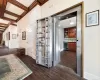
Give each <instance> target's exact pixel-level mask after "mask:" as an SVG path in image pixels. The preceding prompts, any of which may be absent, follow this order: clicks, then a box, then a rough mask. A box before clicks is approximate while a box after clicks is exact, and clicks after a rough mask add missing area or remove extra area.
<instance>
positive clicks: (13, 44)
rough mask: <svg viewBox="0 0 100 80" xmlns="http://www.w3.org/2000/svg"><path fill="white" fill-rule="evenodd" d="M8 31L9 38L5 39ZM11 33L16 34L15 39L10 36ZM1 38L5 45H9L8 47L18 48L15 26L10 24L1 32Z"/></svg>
mask: <svg viewBox="0 0 100 80" xmlns="http://www.w3.org/2000/svg"><path fill="white" fill-rule="evenodd" d="M8 32H10V40H7V39H6V34H7V33H8ZM12 34H15V35H16V39H13V38H12ZM3 40H4V41H5V44H6V46H7V47H9V48H18V47H19V45H18V37H17V26H13V25H10V26H9V27H8V28H7V29H6V31H5V32H4V33H3Z"/></svg>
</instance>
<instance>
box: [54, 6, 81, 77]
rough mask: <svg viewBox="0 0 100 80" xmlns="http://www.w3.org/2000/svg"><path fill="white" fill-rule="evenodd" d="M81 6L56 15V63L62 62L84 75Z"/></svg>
mask: <svg viewBox="0 0 100 80" xmlns="http://www.w3.org/2000/svg"><path fill="white" fill-rule="evenodd" d="M81 15H82V13H81V6H78V7H75V8H73V9H70V10H68V11H65V12H62V13H60V14H58V15H56V16H54V23H55V24H54V32H55V33H54V34H55V35H54V65H57V64H61V65H63V66H66V67H69V68H71V69H73V70H74V71H75V72H76V73H77V74H78V75H80V76H82V50H81V49H82V46H81V45H82V42H81V40H82V37H81V36H82V31H81V30H82V27H81V26H82V25H81Z"/></svg>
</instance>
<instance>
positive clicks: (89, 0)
mask: <svg viewBox="0 0 100 80" xmlns="http://www.w3.org/2000/svg"><path fill="white" fill-rule="evenodd" d="M81 1H84V6H85V7H84V18H85V14H86V13H88V12H91V11H95V10H98V9H99V10H100V0H49V1H48V2H47V3H46V4H44V5H43V6H42V7H41V10H42V18H43V17H46V16H50V15H52V14H54V13H57V12H59V11H62V10H64V9H66V8H68V7H71V6H72V5H75V4H77V3H79V2H81ZM84 22H85V21H84ZM84 25H85V24H84ZM99 30H100V25H99V26H95V27H86V26H84V77H85V78H87V79H88V80H100V49H99V48H100V42H99V41H100V31H99Z"/></svg>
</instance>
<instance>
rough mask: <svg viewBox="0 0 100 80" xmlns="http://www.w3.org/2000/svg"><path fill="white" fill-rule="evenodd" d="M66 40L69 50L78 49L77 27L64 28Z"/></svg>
mask: <svg viewBox="0 0 100 80" xmlns="http://www.w3.org/2000/svg"><path fill="white" fill-rule="evenodd" d="M64 41H65V42H64V43H65V44H67V50H70V51H76V27H71V28H64Z"/></svg>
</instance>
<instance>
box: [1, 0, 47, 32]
mask: <svg viewBox="0 0 100 80" xmlns="http://www.w3.org/2000/svg"><path fill="white" fill-rule="evenodd" d="M47 1H48V0H0V32H4V31H5V30H6V28H7V27H8V26H9V25H14V26H17V25H16V24H15V23H16V22H18V21H19V20H20V19H21V18H23V17H24V16H25V15H26V14H27V13H28V12H29V11H31V10H32V9H33V8H34V7H35V6H36V5H40V6H42V5H43V4H44V3H46V2H47Z"/></svg>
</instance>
